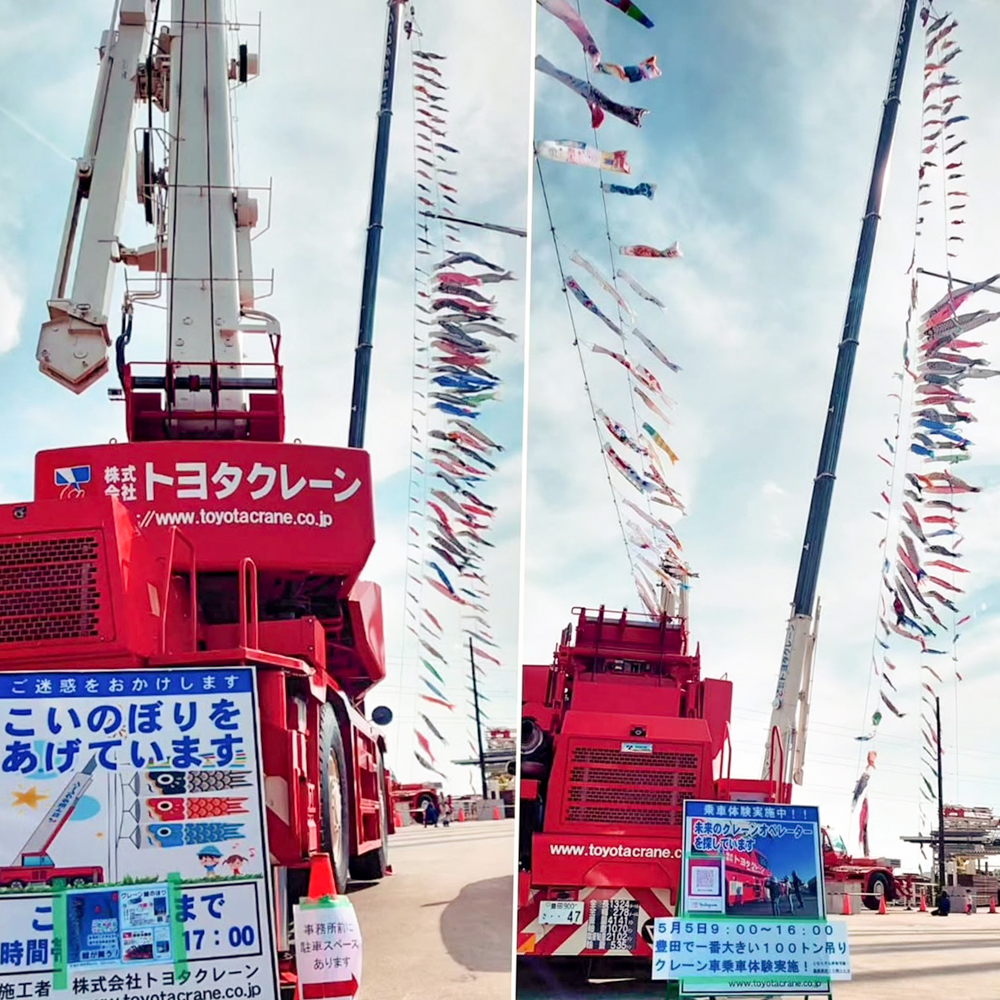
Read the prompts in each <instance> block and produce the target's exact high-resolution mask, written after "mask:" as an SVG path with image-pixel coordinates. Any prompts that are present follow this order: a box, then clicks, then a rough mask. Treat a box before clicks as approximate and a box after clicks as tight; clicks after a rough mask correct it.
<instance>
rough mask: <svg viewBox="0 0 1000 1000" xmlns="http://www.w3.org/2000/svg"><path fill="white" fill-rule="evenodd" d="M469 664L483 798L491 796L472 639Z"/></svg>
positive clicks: (470, 640)
mask: <svg viewBox="0 0 1000 1000" xmlns="http://www.w3.org/2000/svg"><path fill="white" fill-rule="evenodd" d="M469 665H470V667H471V668H472V704H473V711H474V712H475V714H476V744H477V745H478V747H479V776H480V778H482V780H483V799H484V800H485V799H488V798H489V793H488V790H487V788H486V758H485V757H484V756H483V727H482V724H481V723H480V721H479V686H478V684H477V683H476V657H475V654H474V653H473V652H472V639H469Z"/></svg>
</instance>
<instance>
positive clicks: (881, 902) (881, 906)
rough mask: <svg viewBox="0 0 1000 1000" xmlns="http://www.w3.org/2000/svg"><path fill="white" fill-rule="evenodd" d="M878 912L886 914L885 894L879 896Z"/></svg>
mask: <svg viewBox="0 0 1000 1000" xmlns="http://www.w3.org/2000/svg"><path fill="white" fill-rule="evenodd" d="M878 912H879V913H881V914H882V916H885V896H879V898H878Z"/></svg>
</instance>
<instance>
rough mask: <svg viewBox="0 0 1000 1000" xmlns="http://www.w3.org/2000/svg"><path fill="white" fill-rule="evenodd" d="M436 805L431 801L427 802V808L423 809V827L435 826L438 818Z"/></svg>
mask: <svg viewBox="0 0 1000 1000" xmlns="http://www.w3.org/2000/svg"><path fill="white" fill-rule="evenodd" d="M439 815H440V814H439V813H438V808H437V803H436V802H434V801H433V800H431V799H428V801H427V808H426V809H424V826H425V827H426V826H435V827H436V826H437V825H438V818H439Z"/></svg>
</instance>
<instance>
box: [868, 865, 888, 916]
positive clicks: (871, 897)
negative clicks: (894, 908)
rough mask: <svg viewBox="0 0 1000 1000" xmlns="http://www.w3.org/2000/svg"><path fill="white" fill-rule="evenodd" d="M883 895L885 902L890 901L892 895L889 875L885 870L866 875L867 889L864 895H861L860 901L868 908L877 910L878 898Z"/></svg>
mask: <svg viewBox="0 0 1000 1000" xmlns="http://www.w3.org/2000/svg"><path fill="white" fill-rule="evenodd" d="M883 896H884V897H885V901H886V902H887V903H891V902H892V899H893V896H892V883H891V882H890V881H889V877H888V876H887V875H886V874H885V872H872V873H871V875H869V876H868V891H867V892H866V894H865V895H864V896H862V897H861V902H862V903H864V904H865V906H867V907H868V909H869V910H877V909H878V903H879V900H880V899H881V898H882V897H883Z"/></svg>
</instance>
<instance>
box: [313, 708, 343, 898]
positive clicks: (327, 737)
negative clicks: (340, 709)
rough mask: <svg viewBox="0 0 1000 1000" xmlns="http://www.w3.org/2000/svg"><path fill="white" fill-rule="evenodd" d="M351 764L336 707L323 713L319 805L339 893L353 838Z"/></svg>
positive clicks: (320, 741)
mask: <svg viewBox="0 0 1000 1000" xmlns="http://www.w3.org/2000/svg"><path fill="white" fill-rule="evenodd" d="M347 788H348V783H347V764H346V763H345V758H344V741H343V739H342V738H341V736H340V726H339V725H338V723H337V715H336V713H335V712H334V710H333V706H332V705H329V704H327V705H324V706H323V707H322V708H321V709H320V713H319V803H320V814H321V815H320V829H321V832H322V840H321V843H322V846H323V850H324V851H326V852H327V854H329V855H330V865H331V866H332V868H333V878H334V881H335V882H336V884H337V892H338V893H343V892H344V891H345V890H346V889H347V858H348V853H349V850H350V848H349V843H350V839H349V837H348V830H349V827H350V810H349V808H348V802H347V795H346V789H347Z"/></svg>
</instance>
